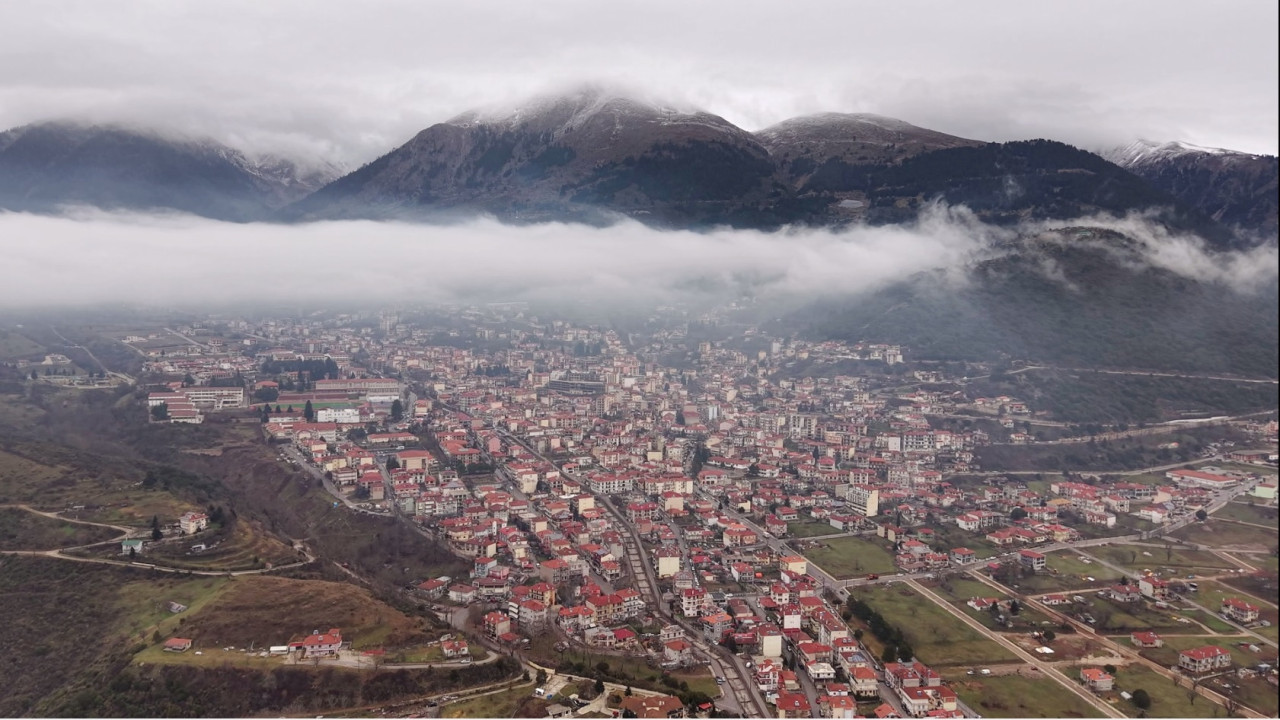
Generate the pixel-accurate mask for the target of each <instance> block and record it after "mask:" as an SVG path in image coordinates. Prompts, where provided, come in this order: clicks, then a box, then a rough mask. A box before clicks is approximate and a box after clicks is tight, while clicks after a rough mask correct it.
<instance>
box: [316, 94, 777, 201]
mask: <svg viewBox="0 0 1280 720" xmlns="http://www.w3.org/2000/svg"><path fill="white" fill-rule="evenodd" d="M774 175H775V167H774V163H773V160H772V158H771V157H770V155H769V151H768V150H767V149H766V148H765V147H764V146H762V145H761V144H760V142H759V141H758V140H757V139H756V138H755V137H754V136H752V135H751V134H750V133H748V132H746V131H744V130H742V129H741V128H738V127H736V126H735V125H733V124H732V123H730V122H728V121H726V120H725V119H723V118H721V117H718V116H716V115H712V114H710V113H706V112H700V111H690V110H679V109H675V108H671V107H666V106H663V105H659V104H656V103H651V102H647V101H641V100H636V99H632V98H628V97H624V96H621V95H617V94H614V93H611V92H609V91H607V90H604V89H601V88H597V87H587V88H583V89H580V90H579V91H577V92H574V93H570V94H566V95H557V96H548V97H542V98H537V99H535V100H533V101H531V102H529V103H526V104H524V105H522V106H519V107H516V108H513V109H507V110H504V111H499V112H487V113H481V112H468V113H464V114H463V115H459V116H458V117H455V118H453V119H452V120H449V121H447V122H443V123H439V124H437V125H432V126H431V127H429V128H427V129H425V130H423V131H422V132H420V133H418V134H417V135H416V136H415V137H414V138H413V139H412V140H410V141H409V142H407V143H405V144H404V145H402V146H401V147H398V148H396V149H395V150H392V151H391V152H390V153H387V154H386V155H384V156H382V157H380V158H378V159H377V160H375V161H373V162H372V163H370V164H368V165H366V166H365V167H363V168H361V169H359V170H357V171H355V172H353V173H351V174H349V175H347V176H345V177H343V178H340V179H338V180H336V181H335V182H333V183H331V184H330V185H329V186H327V187H325V188H324V189H322V190H320V191H319V192H317V193H316V194H314V195H312V196H311V197H309V198H307V199H305V200H304V201H302V202H300V203H297V204H296V205H295V206H294V208H291V210H292V211H293V215H294V216H295V217H302V218H310V217H348V216H370V215H373V216H378V215H388V214H410V215H413V214H428V213H433V212H439V211H483V212H490V213H494V214H496V215H499V216H501V217H503V218H506V219H513V220H539V219H563V218H566V217H569V218H579V219H581V218H598V219H601V218H604V217H606V216H607V215H608V214H612V213H625V214H628V215H633V216H637V217H641V218H644V219H646V220H650V221H653V222H655V223H658V224H663V223H675V224H680V225H698V224H701V223H708V222H726V221H732V220H733V219H735V218H738V217H742V218H744V219H747V220H748V221H749V220H750V216H751V215H752V214H753V212H755V211H757V210H763V211H764V213H765V214H768V213H770V212H771V211H772V210H774V209H775V208H777V207H778V206H781V205H785V203H786V200H787V197H786V195H787V194H786V193H785V188H783V187H782V186H781V185H780V184H779V183H777V182H776V181H775V178H774Z"/></svg>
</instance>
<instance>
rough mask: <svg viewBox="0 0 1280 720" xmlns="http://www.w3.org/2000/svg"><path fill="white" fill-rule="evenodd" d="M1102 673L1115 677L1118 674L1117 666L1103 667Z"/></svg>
mask: <svg viewBox="0 0 1280 720" xmlns="http://www.w3.org/2000/svg"><path fill="white" fill-rule="evenodd" d="M1102 671H1103V672H1105V673H1106V674H1108V675H1115V674H1116V672H1118V671H1117V670H1116V666H1115V665H1103V666H1102Z"/></svg>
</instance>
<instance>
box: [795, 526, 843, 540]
mask: <svg viewBox="0 0 1280 720" xmlns="http://www.w3.org/2000/svg"><path fill="white" fill-rule="evenodd" d="M838 532H840V531H839V530H837V529H835V528H834V527H831V525H830V524H829V523H820V522H793V523H787V534H789V535H790V536H791V537H798V538H807V537H816V536H818V535H834V534H836V533H838Z"/></svg>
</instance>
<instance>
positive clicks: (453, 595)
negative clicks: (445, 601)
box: [449, 583, 476, 603]
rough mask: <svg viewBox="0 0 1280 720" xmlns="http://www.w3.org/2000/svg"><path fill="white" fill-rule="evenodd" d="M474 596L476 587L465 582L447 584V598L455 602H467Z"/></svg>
mask: <svg viewBox="0 0 1280 720" xmlns="http://www.w3.org/2000/svg"><path fill="white" fill-rule="evenodd" d="M475 598H476V589H475V588H474V587H472V586H471V585H467V584H465V583H458V584H456V585H450V586H449V599H450V600H452V601H453V602H456V603H469V602H471V601H472V600H475Z"/></svg>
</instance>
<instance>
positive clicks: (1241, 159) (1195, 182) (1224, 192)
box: [1106, 140, 1280, 239]
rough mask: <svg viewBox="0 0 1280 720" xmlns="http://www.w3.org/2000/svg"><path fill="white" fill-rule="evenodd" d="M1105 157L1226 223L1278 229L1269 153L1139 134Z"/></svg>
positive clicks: (1278, 198) (1260, 230)
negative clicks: (1152, 139) (1151, 138)
mask: <svg viewBox="0 0 1280 720" xmlns="http://www.w3.org/2000/svg"><path fill="white" fill-rule="evenodd" d="M1106 157H1107V158H1109V159H1111V160H1112V161H1113V162H1115V163H1116V164H1117V165H1119V166H1121V167H1123V168H1125V169H1127V170H1129V172H1132V173H1133V174H1135V175H1137V176H1139V177H1141V178H1143V179H1145V180H1147V181H1148V182H1150V183H1151V185H1152V186H1154V187H1156V188H1158V189H1160V190H1162V191H1164V192H1166V193H1168V194H1170V195H1172V196H1173V197H1176V198H1178V199H1179V200H1181V201H1182V202H1184V203H1186V204H1187V205H1188V206H1190V207H1192V208H1195V209H1196V210H1198V211H1200V212H1201V213H1203V214H1205V215H1207V216H1208V217H1211V218H1213V219H1214V220H1216V221H1218V222H1220V223H1222V224H1224V225H1226V226H1228V227H1232V228H1237V229H1239V230H1241V231H1244V232H1248V233H1255V234H1257V235H1259V236H1261V237H1262V238H1272V239H1274V238H1275V237H1276V235H1277V233H1278V232H1280V160H1278V159H1277V158H1276V157H1275V156H1274V155H1251V154H1248V153H1241V152H1234V151H1231V150H1223V149H1221V148H1203V147H1198V146H1196V145H1191V144H1189V143H1180V142H1169V143H1155V142H1150V141H1147V140H1139V141H1137V142H1134V143H1132V144H1130V145H1127V146H1125V147H1122V148H1116V149H1115V150H1113V151H1111V152H1109V153H1107V154H1106Z"/></svg>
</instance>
